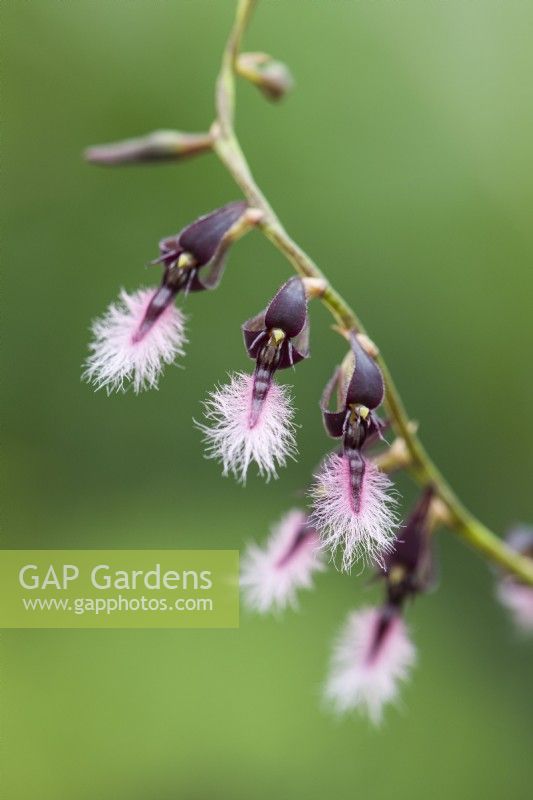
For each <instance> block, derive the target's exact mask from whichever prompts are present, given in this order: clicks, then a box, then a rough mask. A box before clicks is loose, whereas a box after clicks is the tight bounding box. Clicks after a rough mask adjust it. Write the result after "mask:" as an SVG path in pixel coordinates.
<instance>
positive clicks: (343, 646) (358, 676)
mask: <svg viewBox="0 0 533 800" xmlns="http://www.w3.org/2000/svg"><path fill="white" fill-rule="evenodd" d="M415 661H416V651H415V647H414V645H413V643H412V642H411V640H410V638H409V635H408V632H407V628H406V626H405V623H404V621H403V619H402V617H401V616H400V614H399V613H398V611H397V609H395V608H392V607H390V606H386V607H384V608H383V609H375V608H364V609H361V610H360V611H356V612H353V613H352V614H350V616H349V618H348V620H347V623H346V625H345V627H344V629H343V631H342V632H341V635H340V636H339V639H338V641H337V644H336V647H335V650H334V653H333V658H332V661H331V667H330V674H329V677H328V680H327V683H326V688H325V695H326V698H327V699H328V700H329V701H330V702H331V703H332V704H333V706H334V708H335V709H336V710H337V711H338V712H339V713H344V712H347V711H352V710H355V709H357V710H359V711H361V712H363V713H364V714H367V715H368V716H369V717H370V719H371V721H372V722H373V723H374V724H378V723H379V722H380V721H381V718H382V712H383V706H384V705H386V704H387V703H390V702H392V701H394V700H395V699H396V697H397V695H398V685H399V683H400V682H401V681H403V680H405V679H406V678H407V677H408V675H409V672H410V670H411V668H412V666H413V665H414V663H415Z"/></svg>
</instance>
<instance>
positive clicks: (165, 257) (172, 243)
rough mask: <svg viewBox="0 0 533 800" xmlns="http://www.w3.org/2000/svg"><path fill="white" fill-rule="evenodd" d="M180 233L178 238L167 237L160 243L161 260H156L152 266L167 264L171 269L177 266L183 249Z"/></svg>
mask: <svg viewBox="0 0 533 800" xmlns="http://www.w3.org/2000/svg"><path fill="white" fill-rule="evenodd" d="M179 240H180V237H179V233H178V234H177V235H176V236H167V237H165V238H164V239H161V241H160V242H159V253H160V256H159V258H154V260H153V261H151V262H150V263H151V264H165V265H166V266H168V267H170V266H172V264H175V263H176V261H177V260H178V258H179V257H180V255H181V254H182V252H183V249H182V248H181V246H180V241H179Z"/></svg>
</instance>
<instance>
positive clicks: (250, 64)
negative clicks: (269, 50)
mask: <svg viewBox="0 0 533 800" xmlns="http://www.w3.org/2000/svg"><path fill="white" fill-rule="evenodd" d="M237 72H238V73H239V75H240V76H241V77H243V78H246V80H248V81H250V83H253V84H254V86H257V88H258V89H260V90H261V91H262V92H263V94H264V95H265V97H267V98H268V99H269V100H273V101H277V100H281V99H282V98H283V97H285V95H286V94H287V93H288V92H290V91H291V89H292V88H293V86H294V78H293V77H292V74H291V72H290V70H289V68H288V67H287V65H286V64H284V63H283V62H282V61H276V60H275V59H273V58H272V57H271V56H269V55H267V54H266V53H241V54H240V55H239V58H238V60H237Z"/></svg>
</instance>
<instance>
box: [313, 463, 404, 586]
mask: <svg viewBox="0 0 533 800" xmlns="http://www.w3.org/2000/svg"><path fill="white" fill-rule="evenodd" d="M363 462H364V473H363V476H362V481H361V487H360V494H359V500H358V503H356V502H355V501H354V493H353V487H352V484H351V481H350V471H349V464H348V459H347V458H346V456H339V455H337V454H332V455H330V456H328V458H326V459H325V461H324V462H323V464H322V466H321V468H320V469H319V471H318V473H317V475H316V476H315V481H314V484H313V486H312V488H311V497H312V500H313V513H312V515H311V522H312V523H313V524H314V525H316V527H317V529H318V531H319V533H320V537H321V539H322V543H323V545H324V547H328V548H331V549H332V550H333V552H335V551H337V550H340V551H341V552H342V569H343V570H346V571H349V570H350V568H351V567H352V565H353V564H354V563H355V562H356V561H358V560H359V559H363V560H365V561H377V562H378V563H379V562H380V561H381V558H382V555H383V554H384V553H386V552H388V551H390V550H391V549H392V547H393V541H394V536H395V529H396V526H397V524H398V518H397V514H396V511H395V505H396V500H395V497H394V495H393V494H392V493H391V491H390V490H391V486H392V484H391V481H390V480H389V478H388V477H387V475H385V474H384V473H383V472H380V471H379V470H378V469H377V467H375V466H374V464H372V462H371V461H369V460H368V459H363Z"/></svg>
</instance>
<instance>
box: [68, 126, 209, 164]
mask: <svg viewBox="0 0 533 800" xmlns="http://www.w3.org/2000/svg"><path fill="white" fill-rule="evenodd" d="M212 145H213V138H212V136H211V134H210V133H184V132H183V131H154V132H153V133H149V134H148V135H147V136H140V137H138V138H136V139H125V140H124V141H121V142H112V143H110V144H99V145H95V146H94V147H89V148H88V149H87V150H86V151H85V153H84V155H85V158H86V160H87V161H90V162H91V164H101V165H102V166H110V167H114V166H120V165H123V164H142V163H154V162H159V161H180V160H181V159H184V158H190V157H191V156H196V155H199V154H200V153H206V152H207V151H209V150H211V147H212Z"/></svg>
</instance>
